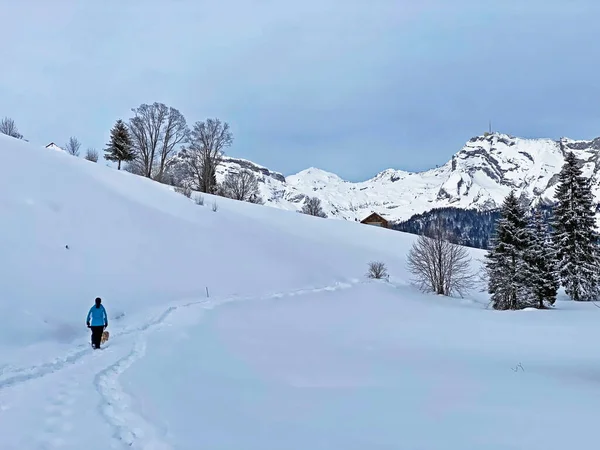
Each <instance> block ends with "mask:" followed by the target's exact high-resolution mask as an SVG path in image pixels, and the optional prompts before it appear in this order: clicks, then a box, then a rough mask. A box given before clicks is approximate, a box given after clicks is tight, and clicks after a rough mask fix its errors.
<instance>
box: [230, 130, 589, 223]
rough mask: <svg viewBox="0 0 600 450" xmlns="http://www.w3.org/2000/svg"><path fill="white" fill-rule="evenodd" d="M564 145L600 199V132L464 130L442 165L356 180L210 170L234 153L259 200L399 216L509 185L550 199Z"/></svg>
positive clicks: (499, 194)
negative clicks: (528, 134) (316, 202)
mask: <svg viewBox="0 0 600 450" xmlns="http://www.w3.org/2000/svg"><path fill="white" fill-rule="evenodd" d="M566 151H574V152H575V155H576V156H577V158H578V159H579V160H580V161H581V162H582V164H583V165H584V174H585V175H586V176H592V178H593V186H594V195H595V197H596V200H597V201H598V202H599V203H600V177H599V176H598V171H599V170H600V166H598V162H597V161H598V155H599V153H600V138H598V139H595V140H592V141H576V140H572V139H568V138H562V139H560V140H557V141H555V140H551V139H524V138H518V137H513V136H509V135H506V134H501V133H493V134H491V135H489V136H478V137H474V138H472V139H471V140H469V142H467V143H466V145H465V146H464V147H463V148H462V149H461V150H460V151H459V152H458V153H456V154H455V155H454V156H453V157H452V159H451V160H450V161H448V162H447V163H446V164H444V165H443V166H440V167H436V168H434V169H431V170H427V171H425V172H405V171H402V170H395V169H387V170H384V171H382V172H381V173H379V174H377V175H376V176H375V177H373V178H372V179H369V180H366V181H362V182H358V183H354V182H349V181H346V180H343V179H341V178H340V177H339V176H337V175H335V174H333V173H330V172H326V171H323V170H320V169H317V168H314V167H313V168H310V169H306V170H303V171H301V172H299V173H298V174H295V175H290V176H288V177H283V175H281V174H279V173H277V172H271V171H269V170H268V169H266V168H264V167H262V166H256V168H253V167H252V165H253V163H251V162H249V161H246V160H237V159H235V158H228V159H227V161H226V162H225V164H224V165H223V166H221V168H220V171H219V175H218V178H219V179H220V180H222V179H223V178H224V177H225V174H226V173H227V172H230V171H237V170H239V169H240V164H239V163H238V161H241V163H242V164H243V165H244V167H246V168H250V169H251V170H254V172H255V173H256V174H257V176H258V178H259V180H260V182H261V183H260V189H261V195H262V197H263V198H264V200H265V201H266V204H267V205H270V206H273V207H276V208H281V209H286V210H299V209H301V208H302V205H303V203H304V201H305V199H306V197H307V196H316V197H318V198H319V199H321V203H322V206H323V209H324V211H325V213H326V214H327V215H328V217H330V218H335V219H343V220H350V221H354V220H359V221H360V220H362V219H364V218H366V217H367V216H368V215H370V214H371V213H372V212H377V213H379V214H380V215H382V216H383V217H386V218H387V219H388V220H390V221H400V220H407V219H409V218H410V217H411V216H413V215H414V214H420V213H423V212H426V211H429V210H431V209H433V208H439V207H447V206H453V207H457V208H464V209H467V208H468V209H471V208H472V209H478V210H487V209H493V208H498V207H499V206H500V205H501V204H502V201H503V200H504V198H505V197H506V196H507V195H508V193H509V192H510V191H511V190H512V189H515V190H516V191H517V194H518V195H521V194H526V195H527V196H528V197H529V198H530V199H531V200H533V201H534V202H538V201H543V202H547V201H549V200H552V199H554V190H555V188H556V175H557V174H558V173H559V172H560V169H561V167H562V165H563V163H564V156H565V152H566Z"/></svg>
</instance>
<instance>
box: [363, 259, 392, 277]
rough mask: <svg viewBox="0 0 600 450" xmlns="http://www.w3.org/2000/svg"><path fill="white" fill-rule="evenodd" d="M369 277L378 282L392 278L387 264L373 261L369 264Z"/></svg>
mask: <svg viewBox="0 0 600 450" xmlns="http://www.w3.org/2000/svg"><path fill="white" fill-rule="evenodd" d="M367 277H368V278H373V279H376V280H381V279H384V280H388V279H389V277H390V276H389V274H388V271H387V267H386V266H385V263H382V262H381V261H372V262H370V263H369V271H368V272H367Z"/></svg>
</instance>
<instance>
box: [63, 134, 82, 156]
mask: <svg viewBox="0 0 600 450" xmlns="http://www.w3.org/2000/svg"><path fill="white" fill-rule="evenodd" d="M80 147H81V143H80V142H79V140H78V139H77V138H76V137H75V136H71V137H70V138H69V142H67V144H66V145H65V150H66V152H67V153H69V154H71V155H73V156H79V148H80Z"/></svg>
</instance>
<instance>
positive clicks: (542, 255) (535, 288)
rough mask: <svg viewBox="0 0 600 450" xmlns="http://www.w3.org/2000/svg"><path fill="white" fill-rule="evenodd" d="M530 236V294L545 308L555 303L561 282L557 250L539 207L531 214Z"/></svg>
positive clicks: (528, 260)
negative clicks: (557, 266)
mask: <svg viewBox="0 0 600 450" xmlns="http://www.w3.org/2000/svg"><path fill="white" fill-rule="evenodd" d="M528 236H529V240H530V241H529V245H528V246H527V249H526V253H525V262H526V264H527V268H526V271H527V272H526V273H527V280H528V282H529V289H530V295H531V296H532V297H533V298H534V299H535V300H536V301H537V307H538V308H540V309H543V308H545V307H546V304H549V305H553V304H554V302H555V301H556V294H557V291H558V288H559V286H560V283H559V280H558V273H557V268H556V262H555V261H556V260H555V256H556V255H555V252H556V250H555V249H554V247H553V245H552V240H551V239H550V234H549V232H548V227H547V226H546V224H545V222H544V216H543V212H542V210H541V209H540V208H539V207H538V208H536V209H535V210H534V212H533V215H532V216H531V220H530V230H529V235H528Z"/></svg>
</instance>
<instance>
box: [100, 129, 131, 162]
mask: <svg viewBox="0 0 600 450" xmlns="http://www.w3.org/2000/svg"><path fill="white" fill-rule="evenodd" d="M104 151H105V152H106V154H105V155H104V159H106V160H108V161H116V162H117V163H118V167H117V169H119V170H121V162H122V161H133V160H134V159H135V151H134V149H133V144H132V141H131V137H130V135H129V130H128V129H127V125H125V123H124V122H123V121H122V120H121V119H119V120H117V123H115V126H114V127H113V128H112V130H110V142H109V144H108V146H107V147H106V149H105V150H104Z"/></svg>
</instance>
